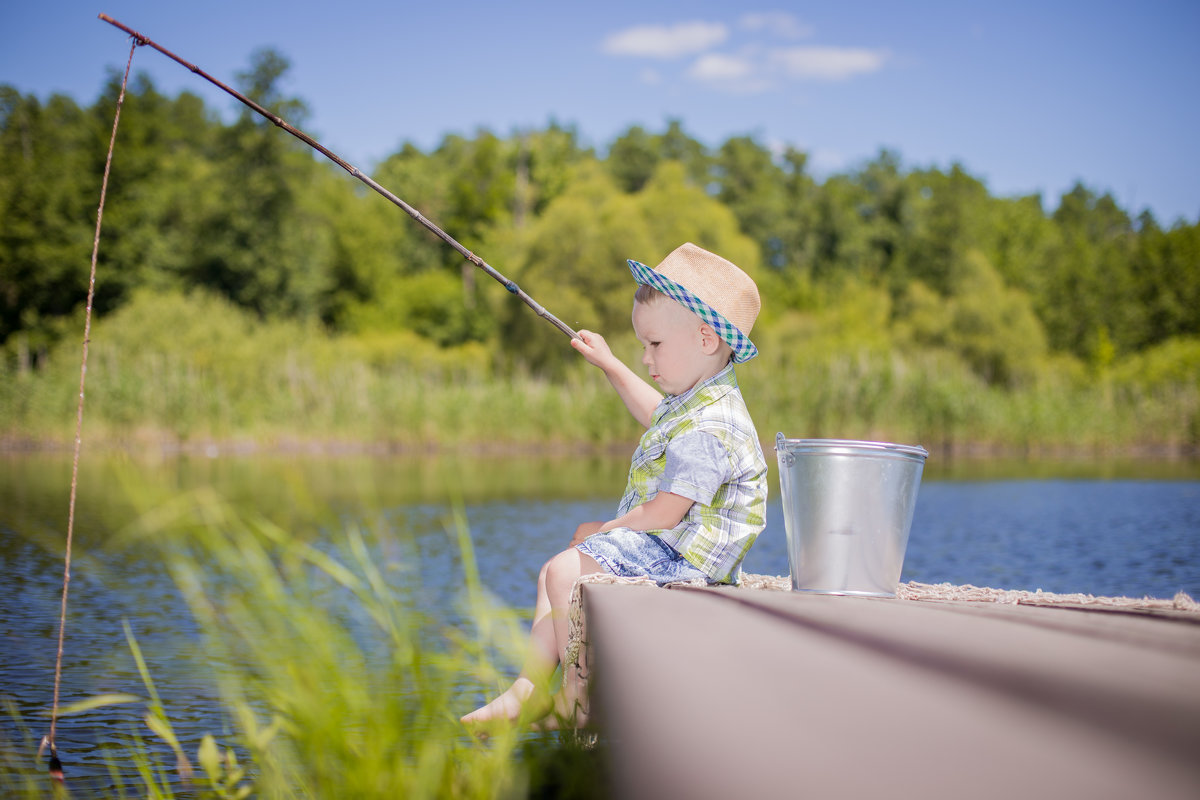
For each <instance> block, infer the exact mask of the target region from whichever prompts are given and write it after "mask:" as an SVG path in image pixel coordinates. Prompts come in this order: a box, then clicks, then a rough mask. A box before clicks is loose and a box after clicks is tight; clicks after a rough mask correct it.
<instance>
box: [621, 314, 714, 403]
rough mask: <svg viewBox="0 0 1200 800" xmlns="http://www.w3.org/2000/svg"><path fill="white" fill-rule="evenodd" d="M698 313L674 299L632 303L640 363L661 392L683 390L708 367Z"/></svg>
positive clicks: (669, 392)
mask: <svg viewBox="0 0 1200 800" xmlns="http://www.w3.org/2000/svg"><path fill="white" fill-rule="evenodd" d="M703 327H704V323H703V322H702V321H701V320H700V318H699V317H698V316H696V315H695V314H694V313H692V312H691V311H689V310H688V309H686V308H684V307H683V306H681V305H680V304H679V303H677V302H675V301H674V300H667V299H664V300H659V301H658V302H655V303H650V304H647V303H634V304H633V332H634V334H636V335H637V338H638V341H639V342H641V343H642V363H643V364H644V365H646V368H647V369H648V370H649V371H650V377H651V378H652V379H653V380H654V382H655V383H656V384H658V388H659V390H660V391H662V392H663V393H664V394H671V395H677V394H683V393H684V392H686V391H688V390H689V389H691V388H692V387H693V386H695V385H696V384H697V383H699V382H700V381H701V380H703V379H705V378H707V377H709V375H710V373H711V371H712V361H711V356H708V355H706V354H705V352H704V347H703V336H702V333H701V329H702V328H703Z"/></svg>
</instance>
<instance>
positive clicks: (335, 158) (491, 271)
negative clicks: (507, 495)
mask: <svg viewBox="0 0 1200 800" xmlns="http://www.w3.org/2000/svg"><path fill="white" fill-rule="evenodd" d="M100 19H102V20H104V21H105V22H107V23H108V24H110V25H113V26H114V27H117V28H120V29H121V30H123V31H125V33H127V34H129V35H130V36H132V37H133V39H134V40H135V41H136V43H137V44H139V45H149V46H150V47H153V48H154V49H155V50H157V51H158V52H160V53H162V54H163V55H164V56H166V57H167V58H169V59H171V60H172V61H175V62H177V63H179V64H182V65H183V66H184V67H187V68H188V69H189V70H191V71H192V72H194V73H196V74H197V75H199V76H200V77H201V78H204V80H206V81H208V82H209V83H211V84H212V85H213V86H216V87H217V88H218V89H220V90H221V91H223V92H226V93H228V94H230V95H232V96H233V97H235V98H237V100H238V101H240V102H241V103H243V104H244V105H246V106H247V107H248V108H250V109H252V110H253V111H255V112H256V113H258V114H261V115H262V116H264V117H266V118H267V119H269V120H270V121H271V122H272V123H274V124H275V125H276V126H277V127H280V128H283V129H284V130H285V131H287V132H288V133H290V134H291V135H292V136H295V137H296V138H297V139H299V140H300V141H302V142H304V143H305V144H306V145H308V146H309V147H311V148H313V149H314V150H316V151H317V152H319V153H320V154H321V155H323V156H325V157H326V158H328V159H329V160H330V161H332V162H333V163H335V164H337V165H338V166H339V167H341V168H342V169H344V170H346V172H349V173H350V174H351V175H353V176H354V177H356V178H358V179H359V180H360V181H362V182H363V183H365V184H366V185H367V186H370V187H371V188H372V189H374V190H375V191H376V192H378V193H379V194H381V195H383V196H384V197H385V198H387V199H388V200H389V201H390V202H392V203H393V204H394V205H397V206H399V207H400V208H401V209H403V210H404V212H405V213H407V214H408V215H409V216H410V217H412V218H413V219H415V220H416V221H417V222H419V223H421V224H422V225H424V226H425V227H426V228H428V229H429V230H430V231H432V232H433V234H434V235H435V236H437V237H438V238H439V239H441V240H442V241H443V242H445V243H446V244H448V245H450V246H451V247H453V248H454V249H455V250H457V251H458V252H459V254H460V255H462V257H463V258H465V259H466V260H467V261H470V262H471V263H472V264H474V265H475V266H477V267H479V268H480V269H481V270H483V271H484V272H486V273H487V274H488V275H490V276H491V277H492V278H493V279H495V280H496V281H498V282H499V283H500V284H501V285H503V286H504V288H505V289H507V290H508V291H510V292H512V293H513V294H515V295H516V296H517V297H519V298H521V300H522V301H523V302H524V303H525V305H527V306H529V307H530V308H531V309H533V311H534V313H535V314H537V315H538V316H539V317H541V318H543V319H545V320H546V321H547V322H549V323H550V324H551V325H553V326H554V327H556V328H558V329H559V330H560V331H562V332H563V333H565V334H566V335H567V336H570V337H571V338H572V339H578V338H580V336H579V334H578V333H576V332H575V331H574V330H572V329H571V328H570V327H569V326H568V325H567V324H566V323H564V322H563V321H562V320H560V319H559V318H558V317H556V316H554V315H553V314H551V313H550V312H549V311H547V310H546V309H545V308H543V307H542V306H541V305H540V304H539V303H538V302H537V301H536V300H534V299H533V298H532V297H530V296H529V295H528V294H526V293H525V291H524V290H523V289H522V288H521V287H520V286H518V285H517V284H516V282H515V281H512V280H509V279H508V278H506V277H504V276H503V275H501V274H500V272H499V271H497V270H496V269H495V268H494V267H492V266H491V265H490V264H488V263H487V262H486V261H484V260H483V259H482V258H480V257H479V256H477V255H475V254H474V253H472V252H471V251H470V250H468V249H467V248H465V247H463V246H462V245H461V244H459V243H458V242H457V241H455V239H454V238H453V237H451V236H450V235H449V234H447V233H446V232H445V231H443V230H442V229H441V228H439V227H438V226H437V225H434V224H433V223H432V222H430V221H429V220H428V219H427V218H426V217H425V216H424V215H423V214H422V213H421V212H420V211H418V210H417V209H415V208H413V207H412V206H410V205H409V204H408V203H406V202H404V201H403V200H401V199H400V198H399V197H397V196H396V195H394V194H392V193H391V192H390V191H388V190H387V189H386V188H384V187H383V186H381V185H379V184H378V183H377V182H375V181H374V180H373V179H372V178H371V177H370V176H369V175H366V174H364V173H363V172H362V171H361V170H360V169H358V167H355V166H354V165H353V164H350V163H349V162H347V161H346V160H345V159H343V158H342V157H341V156H339V155H338V154H337V153H334V152H333V151H332V150H330V149H329V148H327V147H325V146H324V145H322V144H321V143H320V142H318V141H317V140H315V139H313V138H312V137H311V136H309V135H308V134H306V133H304V132H303V131H301V130H298V129H297V128H294V127H292V126H291V125H289V124H288V123H287V122H285V121H284V120H282V119H281V118H280V117H279V116H277V115H275V114H272V113H271V112H270V111H268V110H267V109H265V108H263V107H262V106H260V105H259V104H258V103H256V102H254V101H253V100H251V99H250V98H248V97H246V96H245V95H243V94H242V93H241V92H239V91H237V90H236V89H233V88H232V87H230V86H226V85H225V84H224V83H222V82H221V81H219V80H217V79H216V78H214V77H213V76H211V75H209V74H208V73H207V72H205V71H204V70H202V69H200V68H199V67H197V66H196V65H195V64H191V63H189V62H187V61H184V60H183V59H182V58H180V57H179V56H177V55H175V54H174V53H172V52H171V51H170V50H167V49H166V48H164V47H162V46H161V45H159V44H157V43H156V42H154V41H151V40H150V39H149V38H147V37H145V36H143V35H142V34H140V33H138V32H137V31H135V30H133V29H132V28H130V27H128V26H127V25H123V24H121V23H120V22H117V21H116V20H115V19H113V18H112V17H110V16H109V15H108V14H101V15H100Z"/></svg>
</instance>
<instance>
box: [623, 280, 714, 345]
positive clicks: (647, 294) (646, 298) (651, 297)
mask: <svg viewBox="0 0 1200 800" xmlns="http://www.w3.org/2000/svg"><path fill="white" fill-rule="evenodd" d="M663 300H672V301H674V298H672V297H671V296H670V295H668V294H666V293H665V292H660V291H659V290H658V289H655V288H654V287H653V286H648V285H646V284H644V283H639V284H638V288H637V293H635V294H634V295H633V302H635V303H641V304H642V305H644V306H653V305H657V304H659V303H661V302H662V301H663ZM675 302H677V301H675ZM680 308H684V309H686V310H688V311H691V309H689V308H687V307H686V306H684V305H682V304H681V305H680ZM693 313H694V312H693ZM697 319H699V317H697ZM700 322H704V320H700ZM705 324H706V325H707V324H708V323H705ZM709 327H712V326H709ZM717 339H718V340H719V341H720V349H721V351H722V352H727V353H728V354H729V358H730V359H732V358H733V348H732V347H730V346H729V343H728V342H726V341H725V340H724V339H721V337H720V336H718V337H717Z"/></svg>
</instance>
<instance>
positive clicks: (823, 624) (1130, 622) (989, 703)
mask: <svg viewBox="0 0 1200 800" xmlns="http://www.w3.org/2000/svg"><path fill="white" fill-rule="evenodd" d="M583 604H584V612H585V615H586V618H587V631H588V636H587V639H588V648H589V661H590V663H591V664H592V687H593V689H592V691H593V697H592V704H591V706H592V709H593V713H594V715H595V717H596V719H597V721H598V724H599V726H600V727H601V729H602V730H603V731H604V732H605V735H606V736H607V737H608V738H609V740H610V742H611V750H612V759H613V772H614V779H615V780H616V781H617V783H618V787H619V790H620V791H619V795H620V796H622V797H626V796H628V797H666V796H691V797H717V796H723V797H729V796H738V797H769V796H789V797H793V796H795V797H803V796H812V797H826V796H832V795H835V794H837V795H840V796H849V797H860V796H861V797H866V796H871V795H873V794H879V793H885V792H886V793H889V794H893V795H897V794H898V795H899V796H919V797H934V798H936V797H951V796H953V797H961V796H972V797H1013V796H1014V795H1017V794H1023V795H1025V796H1045V795H1057V796H1062V797H1075V796H1081V797H1082V796H1086V797H1089V798H1103V797H1133V796H1136V797H1139V798H1141V797H1146V798H1159V797H1161V798H1174V797H1180V798H1183V797H1186V798H1195V797H1197V796H1200V759H1198V758H1197V745H1200V625H1197V624H1194V621H1192V620H1176V619H1167V618H1163V617H1162V616H1153V615H1136V614H1127V613H1106V612H1099V613H1097V612H1092V611H1082V610H1078V609H1069V608H1036V607H1027V606H997V605H995V604H980V603H961V602H937V603H930V602H908V601H899V600H888V599H875V598H859V597H834V596H824V595H809V594H803V593H796V592H769V591H744V590H734V589H685V590H662V589H657V588H653V587H646V586H628V585H603V584H596V585H586V586H584V587H583Z"/></svg>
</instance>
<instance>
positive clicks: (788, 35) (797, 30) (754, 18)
mask: <svg viewBox="0 0 1200 800" xmlns="http://www.w3.org/2000/svg"><path fill="white" fill-rule="evenodd" d="M738 25H740V26H741V27H742V28H743V29H744V30H748V31H754V32H757V31H766V32H768V33H773V34H775V35H776V36H780V37H783V38H785V39H807V38H808V37H810V36H812V35H813V27H812V26H811V25H809V24H807V23H804V22H801V21H800V20H799V19H798V18H797V17H794V16H792V15H791V14H788V13H787V12H786V11H769V12H766V13H760V14H745V15H743V16H742V18H741V19H740V20H738Z"/></svg>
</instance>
